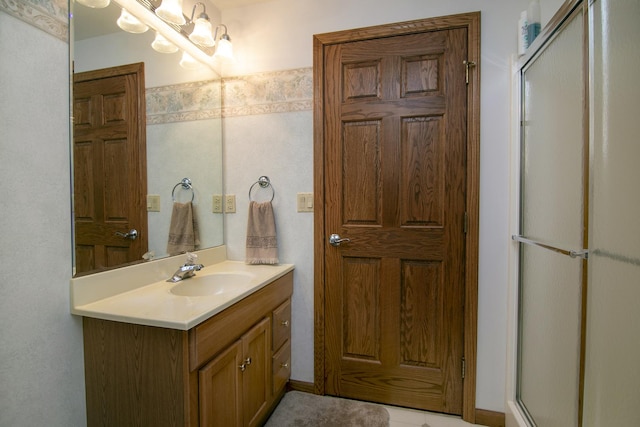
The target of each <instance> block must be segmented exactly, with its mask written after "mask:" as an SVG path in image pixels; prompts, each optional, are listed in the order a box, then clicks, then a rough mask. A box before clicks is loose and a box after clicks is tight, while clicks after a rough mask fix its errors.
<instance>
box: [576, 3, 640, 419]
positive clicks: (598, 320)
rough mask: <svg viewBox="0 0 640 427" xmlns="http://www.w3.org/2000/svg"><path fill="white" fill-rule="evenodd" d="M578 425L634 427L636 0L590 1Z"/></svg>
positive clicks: (639, 240) (638, 169) (639, 277)
mask: <svg viewBox="0 0 640 427" xmlns="http://www.w3.org/2000/svg"><path fill="white" fill-rule="evenodd" d="M590 12H591V18H590V39H591V46H590V48H591V53H590V61H589V62H590V72H591V93H592V97H591V105H590V110H591V117H590V122H591V127H592V132H591V141H592V142H591V144H592V146H591V147H592V148H591V151H592V166H591V189H590V190H591V191H590V219H589V236H590V237H589V240H590V246H591V249H592V250H591V253H590V254H589V271H588V275H589V293H588V303H587V335H586V349H585V350H586V365H585V391H584V397H585V404H584V408H585V409H584V423H583V424H584V426H586V427H600V426H640V392H638V390H639V389H640V367H639V364H640V308H639V306H638V305H639V304H640V192H639V190H638V186H639V185H640V165H639V162H640V140H639V137H638V135H640V107H639V105H640V84H638V70H639V69H640V48H639V47H638V41H639V40H640V26H638V17H640V1H638V0H597V1H595V2H593V3H592V5H591V7H590Z"/></svg>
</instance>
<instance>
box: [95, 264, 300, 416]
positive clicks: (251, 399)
mask: <svg viewBox="0 0 640 427" xmlns="http://www.w3.org/2000/svg"><path fill="white" fill-rule="evenodd" d="M292 291H293V273H292V272H289V273H287V274H286V275H284V276H282V277H280V278H279V279H276V280H275V281H273V282H272V283H270V284H269V285H267V286H265V287H263V288H262V289H260V290H258V291H256V292H254V293H253V294H251V295H249V296H247V297H246V298H244V299H242V300H240V301H239V302H237V303H235V304H233V305H232V306H230V307H228V308H226V309H225V310H223V311H221V312H220V313H218V314H216V315H215V316H213V317H211V318H210V319H208V320H206V321H204V322H202V323H201V324H199V325H197V326H195V327H194V328H192V329H190V330H188V331H182V330H176V329H168V328H160V327H153V326H144V325H137V324H130V323H123V322H116V321H110V320H102V319H96V318H91V317H84V318H83V326H84V331H83V334H84V350H85V381H86V395H87V425H88V426H89V427H91V426H118V427H119V426H124V425H133V426H153V427H160V426H175V427H184V426H189V427H195V426H202V427H214V426H224V427H228V426H238V427H246V426H259V425H261V424H262V423H263V422H264V421H265V420H266V418H267V416H268V415H269V414H270V413H271V411H272V410H273V408H274V407H275V405H276V404H277V403H278V402H279V400H280V399H281V398H282V396H283V395H284V391H285V386H286V383H287V381H288V380H289V376H290V363H291V362H290V359H291V344H290V339H291V333H290V326H291V294H292Z"/></svg>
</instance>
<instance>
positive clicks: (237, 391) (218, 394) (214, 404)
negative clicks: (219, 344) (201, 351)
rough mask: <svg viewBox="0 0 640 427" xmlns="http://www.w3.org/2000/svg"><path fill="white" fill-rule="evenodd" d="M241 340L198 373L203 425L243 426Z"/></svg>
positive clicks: (201, 423)
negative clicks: (240, 367)
mask: <svg viewBox="0 0 640 427" xmlns="http://www.w3.org/2000/svg"><path fill="white" fill-rule="evenodd" d="M241 364H242V341H240V340H238V341H236V342H235V343H234V344H233V345H231V346H229V348H228V349H227V350H225V351H224V352H223V353H222V354H221V355H220V356H218V357H216V358H215V359H214V360H212V361H211V362H209V363H208V364H207V365H205V367H204V368H202V369H201V370H200V372H199V379H200V381H199V388H200V425H201V426H230V427H231V426H238V427H240V426H242V412H243V409H242V391H243V390H242V389H243V388H242V372H241V371H240V369H239V366H240V365H241Z"/></svg>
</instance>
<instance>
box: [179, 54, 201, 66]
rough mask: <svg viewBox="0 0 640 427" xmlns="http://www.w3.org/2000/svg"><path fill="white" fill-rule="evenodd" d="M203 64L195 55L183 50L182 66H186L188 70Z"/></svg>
mask: <svg viewBox="0 0 640 427" xmlns="http://www.w3.org/2000/svg"><path fill="white" fill-rule="evenodd" d="M201 65H202V64H201V63H200V62H198V61H196V60H195V59H193V56H191V55H189V54H188V53H187V52H182V59H180V66H181V67H182V68H186V69H187V70H195V69H197V68H200V66H201Z"/></svg>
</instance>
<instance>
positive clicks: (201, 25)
mask: <svg viewBox="0 0 640 427" xmlns="http://www.w3.org/2000/svg"><path fill="white" fill-rule="evenodd" d="M198 5H201V6H202V13H201V14H200V15H198V18H197V19H196V20H195V21H194V20H193V17H194V15H195V13H196V8H197V7H198ZM190 21H191V22H193V23H194V26H193V31H192V32H191V34H189V39H190V40H191V41H192V42H194V43H197V44H199V45H201V46H207V47H209V46H213V45H214V44H216V41H215V40H214V38H213V36H212V35H211V33H212V31H211V21H209V16H208V15H207V7H206V6H205V5H204V3H202V2H198V3H196V4H195V5H193V11H191V20H190Z"/></svg>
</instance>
